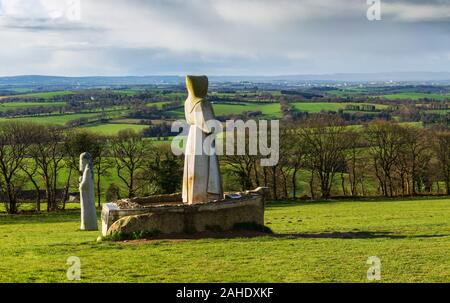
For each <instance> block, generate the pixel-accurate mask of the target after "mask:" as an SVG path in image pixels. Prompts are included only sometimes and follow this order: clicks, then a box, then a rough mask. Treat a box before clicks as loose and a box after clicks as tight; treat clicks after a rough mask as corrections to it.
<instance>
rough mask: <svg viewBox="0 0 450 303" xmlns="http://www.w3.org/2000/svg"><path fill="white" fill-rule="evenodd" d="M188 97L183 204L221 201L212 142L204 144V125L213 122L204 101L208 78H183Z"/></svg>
mask: <svg viewBox="0 0 450 303" xmlns="http://www.w3.org/2000/svg"><path fill="white" fill-rule="evenodd" d="M186 86H187V90H188V93H189V96H188V98H187V100H186V103H185V115H186V121H187V123H188V124H189V125H190V129H189V135H188V139H187V143H186V149H185V160H184V176H183V202H184V203H188V204H196V203H205V202H209V201H214V200H221V199H223V190H222V181H221V177H220V170H219V161H218V159H217V155H216V153H215V145H214V144H215V143H214V140H212V141H211V142H209V144H204V142H205V138H207V137H208V136H209V135H210V134H211V133H212V131H213V129H212V127H211V124H210V123H208V121H211V120H214V119H215V117H214V111H213V108H212V105H211V103H210V102H209V101H208V100H207V99H206V95H207V92H208V78H207V77H206V76H187V77H186Z"/></svg>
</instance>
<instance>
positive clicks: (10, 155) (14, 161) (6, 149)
mask: <svg viewBox="0 0 450 303" xmlns="http://www.w3.org/2000/svg"><path fill="white" fill-rule="evenodd" d="M32 128H33V126H32V125H31V124H28V123H26V124H24V123H20V122H4V123H1V124H0V189H1V190H2V192H3V193H4V195H5V196H6V199H7V204H5V206H6V210H7V212H8V213H11V214H15V213H17V211H18V209H17V195H16V193H17V191H18V189H19V184H20V183H22V180H20V179H21V176H20V174H19V171H20V169H21V166H22V165H23V163H24V161H25V160H26V157H27V150H28V146H29V143H30V142H29V134H30V129H32Z"/></svg>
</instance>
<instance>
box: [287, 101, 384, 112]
mask: <svg viewBox="0 0 450 303" xmlns="http://www.w3.org/2000/svg"><path fill="white" fill-rule="evenodd" d="M369 104H370V105H375V107H376V109H378V110H381V109H383V108H386V107H387V106H386V105H382V104H371V103H337V102H295V103H292V105H293V106H294V108H295V109H297V110H299V111H301V112H310V113H319V112H320V111H322V110H327V111H338V110H340V109H342V110H344V109H345V107H346V106H347V105H360V106H362V105H369Z"/></svg>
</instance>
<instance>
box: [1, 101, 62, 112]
mask: <svg viewBox="0 0 450 303" xmlns="http://www.w3.org/2000/svg"><path fill="white" fill-rule="evenodd" d="M64 105H65V103H64V102H7V103H0V111H7V110H12V109H19V108H30V107H39V106H43V107H57V106H64Z"/></svg>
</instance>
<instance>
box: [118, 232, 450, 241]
mask: <svg viewBox="0 0 450 303" xmlns="http://www.w3.org/2000/svg"><path fill="white" fill-rule="evenodd" d="M447 236H450V234H435V235H399V234H393V233H391V232H331V233H280V234H276V233H274V234H270V233H263V232H256V231H230V232H220V233H214V232H201V233H195V234H172V235H158V236H154V237H150V238H145V239H139V240H129V241H125V242H131V243H133V242H143V241H153V240H175V241H176V240H180V241H184V240H202V239H236V238H259V237H265V238H266V239H267V238H269V239H270V238H274V239H377V238H385V239H407V238H435V237H447Z"/></svg>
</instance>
